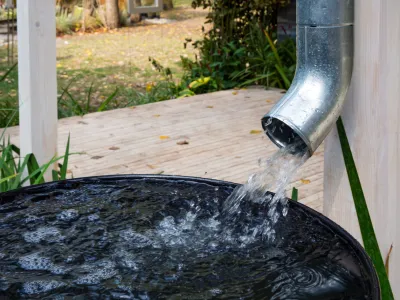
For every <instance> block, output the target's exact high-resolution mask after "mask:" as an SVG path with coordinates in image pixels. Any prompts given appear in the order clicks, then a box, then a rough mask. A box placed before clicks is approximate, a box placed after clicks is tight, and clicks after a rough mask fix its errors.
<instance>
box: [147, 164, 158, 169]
mask: <svg viewBox="0 0 400 300" xmlns="http://www.w3.org/2000/svg"><path fill="white" fill-rule="evenodd" d="M146 166H147V167H148V168H150V169H157V166H153V165H146Z"/></svg>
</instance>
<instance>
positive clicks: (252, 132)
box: [250, 130, 263, 134]
mask: <svg viewBox="0 0 400 300" xmlns="http://www.w3.org/2000/svg"><path fill="white" fill-rule="evenodd" d="M262 132H263V131H262V130H251V131H250V134H260V133H262Z"/></svg>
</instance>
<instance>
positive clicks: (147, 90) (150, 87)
mask: <svg viewBox="0 0 400 300" xmlns="http://www.w3.org/2000/svg"><path fill="white" fill-rule="evenodd" d="M153 86H155V84H154V82H149V83H147V84H146V92H148V93H149V92H151V90H152V89H153Z"/></svg>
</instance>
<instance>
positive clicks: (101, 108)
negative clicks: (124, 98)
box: [97, 88, 118, 112]
mask: <svg viewBox="0 0 400 300" xmlns="http://www.w3.org/2000/svg"><path fill="white" fill-rule="evenodd" d="M117 93H118V88H116V89H115V91H114V93H112V94H111V95H110V96H109V97H108V98H107V99H106V100H105V101H104V102H103V103H101V105H100V107H99V108H98V109H97V111H98V112H101V111H104V110H105V109H106V107H107V105H108V104H109V103H110V101H111V100H113V99H114V98H115V96H116V95H117Z"/></svg>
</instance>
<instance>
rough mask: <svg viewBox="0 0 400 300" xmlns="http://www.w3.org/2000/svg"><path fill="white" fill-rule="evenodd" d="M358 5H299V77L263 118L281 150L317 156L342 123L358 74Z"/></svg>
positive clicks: (333, 1)
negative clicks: (355, 54) (354, 73)
mask: <svg viewBox="0 0 400 300" xmlns="http://www.w3.org/2000/svg"><path fill="white" fill-rule="evenodd" d="M353 21H354V0H297V68H296V76H295V78H294V80H293V83H292V85H291V87H290V89H289V90H288V91H287V93H286V94H285V96H284V97H283V98H282V99H281V100H280V101H279V102H278V103H277V104H276V105H275V106H274V107H273V108H272V110H271V111H270V112H269V113H268V114H267V115H265V116H264V117H263V119H262V126H263V128H264V130H265V132H266V134H267V135H268V137H269V138H270V139H271V140H272V141H273V142H274V143H275V144H276V145H277V146H279V147H284V146H287V145H293V144H296V150H297V151H308V153H309V155H310V156H311V155H312V154H313V153H314V151H315V150H316V149H317V148H318V146H319V145H320V144H321V143H322V141H323V140H324V139H325V138H326V136H327V135H328V133H329V131H330V130H331V129H332V127H333V125H334V124H335V122H336V120H337V119H338V117H339V115H340V112H341V110H342V106H343V103H344V100H345V97H346V93H347V90H348V87H349V85H350V80H351V75H352V69H353Z"/></svg>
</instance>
